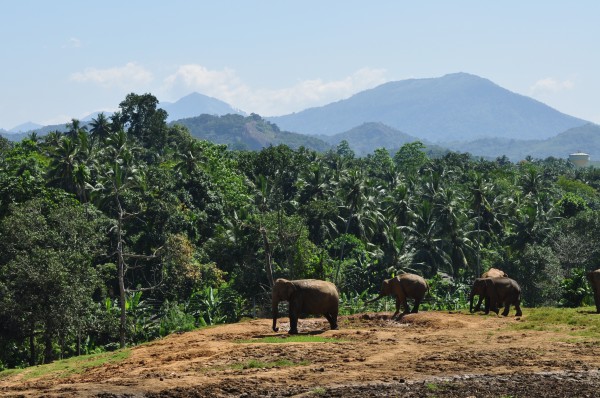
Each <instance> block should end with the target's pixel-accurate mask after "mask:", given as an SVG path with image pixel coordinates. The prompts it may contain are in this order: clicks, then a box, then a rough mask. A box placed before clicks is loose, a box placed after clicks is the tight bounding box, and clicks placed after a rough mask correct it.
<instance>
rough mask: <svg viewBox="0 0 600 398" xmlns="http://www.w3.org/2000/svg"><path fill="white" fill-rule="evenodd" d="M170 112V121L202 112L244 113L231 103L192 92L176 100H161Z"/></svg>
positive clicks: (220, 113) (162, 104) (221, 113)
mask: <svg viewBox="0 0 600 398" xmlns="http://www.w3.org/2000/svg"><path fill="white" fill-rule="evenodd" d="M158 106H159V107H160V108H162V109H164V110H165V111H167V113H168V114H169V117H168V119H167V120H168V121H173V120H179V119H185V118H190V117H195V116H200V115H202V114H208V115H218V116H221V115H227V114H229V113H233V114H240V115H244V112H242V111H240V110H239V109H235V108H233V107H232V106H231V105H229V104H227V103H226V102H223V101H221V100H218V99H216V98H212V97H208V96H206V95H203V94H199V93H192V94H189V95H186V96H185V97H183V98H181V99H179V100H178V101H176V102H173V103H171V102H161V103H160V104H159V105H158Z"/></svg>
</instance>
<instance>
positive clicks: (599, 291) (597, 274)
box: [587, 268, 600, 314]
mask: <svg viewBox="0 0 600 398" xmlns="http://www.w3.org/2000/svg"><path fill="white" fill-rule="evenodd" d="M587 278H588V281H590V285H591V286H592V290H593V291H594V302H595V303H596V312H597V313H598V314H600V268H599V269H597V270H595V271H591V272H588V274H587Z"/></svg>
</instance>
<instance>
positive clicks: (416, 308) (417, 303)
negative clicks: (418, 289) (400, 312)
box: [410, 299, 421, 314]
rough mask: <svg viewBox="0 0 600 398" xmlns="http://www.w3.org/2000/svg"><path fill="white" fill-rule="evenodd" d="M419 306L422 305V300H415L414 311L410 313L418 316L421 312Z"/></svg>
mask: <svg viewBox="0 0 600 398" xmlns="http://www.w3.org/2000/svg"><path fill="white" fill-rule="evenodd" d="M419 305H421V299H415V305H414V306H413V309H412V311H410V313H411V314H416V313H418V312H419Z"/></svg>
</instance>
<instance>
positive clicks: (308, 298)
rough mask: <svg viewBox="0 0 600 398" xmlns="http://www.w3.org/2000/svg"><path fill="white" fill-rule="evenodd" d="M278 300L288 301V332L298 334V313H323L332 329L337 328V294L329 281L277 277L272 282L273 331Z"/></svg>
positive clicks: (275, 325) (276, 328)
mask: <svg viewBox="0 0 600 398" xmlns="http://www.w3.org/2000/svg"><path fill="white" fill-rule="evenodd" d="M280 301H288V302H289V312H290V330H289V332H288V333H289V334H298V317H299V316H300V315H323V316H325V318H327V320H328V321H329V325H330V326H331V329H332V330H337V328H338V324H337V316H338V306H339V295H338V291H337V288H336V287H335V285H334V284H333V283H331V282H327V281H321V280H318V279H299V280H292V281H290V280H287V279H283V278H279V279H277V280H276V281H275V283H274V284H273V292H272V303H271V304H272V306H273V331H274V332H278V331H279V328H278V327H277V317H278V306H279V302H280Z"/></svg>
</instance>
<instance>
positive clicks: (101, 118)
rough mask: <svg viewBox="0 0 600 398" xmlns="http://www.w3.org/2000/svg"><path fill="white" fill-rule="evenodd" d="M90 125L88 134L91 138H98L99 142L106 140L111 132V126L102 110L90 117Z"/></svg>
mask: <svg viewBox="0 0 600 398" xmlns="http://www.w3.org/2000/svg"><path fill="white" fill-rule="evenodd" d="M90 126H91V128H90V135H91V136H92V139H93V140H98V141H99V142H101V143H102V142H104V141H106V138H108V135H109V134H110V132H111V126H110V121H109V120H108V118H107V117H106V116H105V115H104V113H103V112H100V113H99V114H98V116H97V117H96V118H95V119H92V123H91V124H90Z"/></svg>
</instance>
